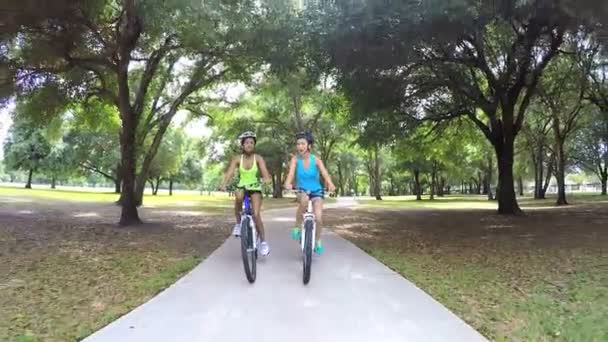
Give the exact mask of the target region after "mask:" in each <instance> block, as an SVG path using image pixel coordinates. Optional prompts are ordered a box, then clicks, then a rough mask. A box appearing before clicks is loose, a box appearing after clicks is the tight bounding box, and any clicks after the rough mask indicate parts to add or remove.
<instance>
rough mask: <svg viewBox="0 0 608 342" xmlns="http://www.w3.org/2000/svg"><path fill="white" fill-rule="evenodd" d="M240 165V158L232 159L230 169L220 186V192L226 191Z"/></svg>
mask: <svg viewBox="0 0 608 342" xmlns="http://www.w3.org/2000/svg"><path fill="white" fill-rule="evenodd" d="M238 164H239V158H237V157H234V158H232V161H231V162H230V166H229V167H228V170H226V173H225V174H224V179H223V180H222V185H220V190H226V184H227V183H228V181H229V180H230V179H232V176H234V170H236V167H237V166H238Z"/></svg>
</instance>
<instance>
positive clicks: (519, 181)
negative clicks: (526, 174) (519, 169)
mask: <svg viewBox="0 0 608 342" xmlns="http://www.w3.org/2000/svg"><path fill="white" fill-rule="evenodd" d="M517 190H519V196H521V197H523V196H524V180H523V179H522V177H521V176H518V177H517Z"/></svg>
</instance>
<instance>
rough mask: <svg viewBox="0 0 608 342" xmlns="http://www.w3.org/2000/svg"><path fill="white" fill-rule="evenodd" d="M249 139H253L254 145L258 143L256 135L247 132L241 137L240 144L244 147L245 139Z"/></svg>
mask: <svg viewBox="0 0 608 342" xmlns="http://www.w3.org/2000/svg"><path fill="white" fill-rule="evenodd" d="M247 138H252V139H253V143H254V144H256V143H257V137H256V136H255V133H254V132H251V131H247V132H243V133H242V134H241V135H239V142H240V143H241V146H243V144H244V143H245V139H247Z"/></svg>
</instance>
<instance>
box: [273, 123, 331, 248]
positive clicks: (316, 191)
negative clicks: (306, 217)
mask: <svg viewBox="0 0 608 342" xmlns="http://www.w3.org/2000/svg"><path fill="white" fill-rule="evenodd" d="M313 142H314V138H313V136H312V133H310V132H301V133H298V134H296V149H297V155H295V156H294V157H293V158H292V159H291V163H290V164H289V172H288V174H287V179H286V180H285V189H288V190H291V189H292V188H293V185H292V183H293V180H294V177H295V179H296V184H297V185H296V189H297V190H300V191H301V192H300V198H299V202H300V203H299V206H298V210H297V213H296V226H295V227H294V228H293V231H292V234H291V236H292V238H293V239H294V240H299V239H300V238H301V234H302V230H301V229H300V227H301V225H302V215H303V214H304V212H305V211H306V207H307V206H308V199H309V196H310V199H311V200H312V203H313V210H314V214H315V218H316V224H317V229H316V232H317V233H316V236H315V253H316V254H317V255H321V254H322V253H323V244H322V243H321V225H322V223H323V220H322V219H323V186H322V185H321V181H320V176H322V177H323V180H324V181H325V184H326V185H327V188H328V190H329V191H330V192H334V191H335V189H336V187H335V186H334V183H333V182H332V181H331V177H330V175H329V173H328V172H327V168H325V164H323V161H322V160H321V159H320V158H319V157H317V156H315V155H314V154H312V153H311V149H312V144H313ZM309 194H310V195H309Z"/></svg>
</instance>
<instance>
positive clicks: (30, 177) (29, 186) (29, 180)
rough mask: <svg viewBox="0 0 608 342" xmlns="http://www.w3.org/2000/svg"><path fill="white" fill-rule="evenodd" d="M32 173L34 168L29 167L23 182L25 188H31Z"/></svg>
mask: <svg viewBox="0 0 608 342" xmlns="http://www.w3.org/2000/svg"><path fill="white" fill-rule="evenodd" d="M33 175H34V169H30V171H29V173H28V175H27V183H26V184H25V188H26V189H31V188H32V176H33Z"/></svg>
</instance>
